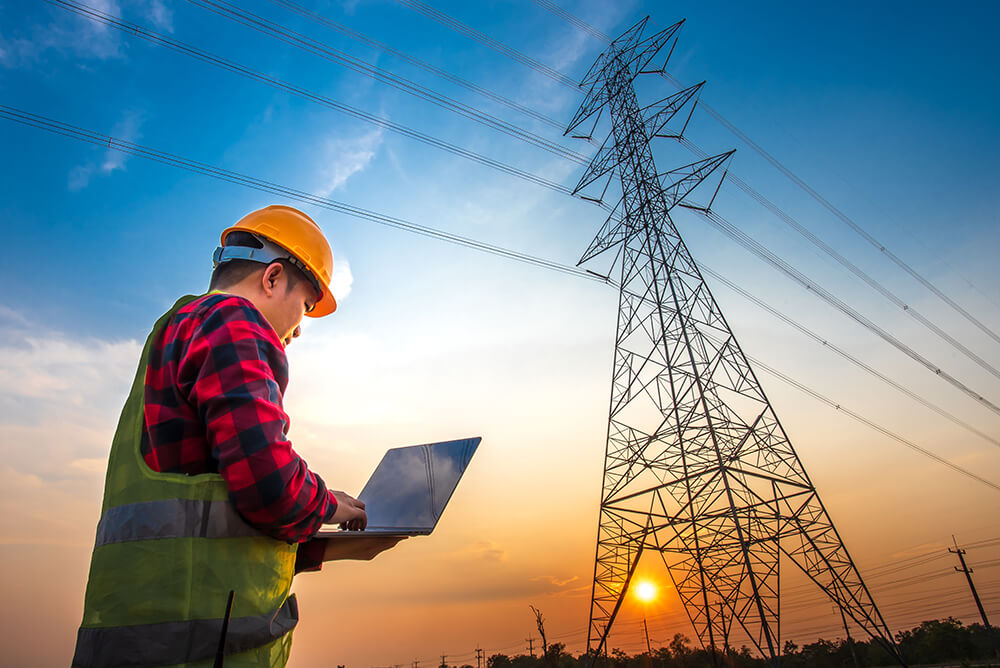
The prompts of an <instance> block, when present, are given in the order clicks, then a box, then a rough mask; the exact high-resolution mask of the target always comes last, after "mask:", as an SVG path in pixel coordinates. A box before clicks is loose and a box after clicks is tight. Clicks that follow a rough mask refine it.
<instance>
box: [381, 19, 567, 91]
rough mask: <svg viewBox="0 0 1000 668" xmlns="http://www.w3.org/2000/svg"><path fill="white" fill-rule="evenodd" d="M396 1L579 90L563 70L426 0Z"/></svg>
mask: <svg viewBox="0 0 1000 668" xmlns="http://www.w3.org/2000/svg"><path fill="white" fill-rule="evenodd" d="M396 2H398V3H399V4H401V5H403V6H405V7H409V8H410V9H412V10H414V11H417V12H420V13H421V14H423V15H424V16H427V17H429V18H432V19H434V20H435V21H437V22H438V23H440V24H442V25H445V26H447V27H449V28H451V29H452V30H454V31H455V32H458V33H461V34H463V35H465V36H466V37H470V38H471V39H473V40H475V41H477V42H479V43H480V44H482V45H484V46H488V47H489V48H491V49H493V50H494V51H496V52H497V53H502V54H503V55H505V56H507V57H508V58H510V59H511V60H514V61H516V62H519V63H521V64H522V65H524V66H526V67H528V68H530V69H532V70H535V71H536V72H538V73H540V74H543V75H545V76H547V77H549V78H550V79H552V80H553V81H557V82H559V83H561V84H562V85H564V86H566V87H567V88H572V89H573V90H579V84H578V83H577V81H576V80H575V79H571V78H570V77H568V76H566V75H565V74H563V73H562V72H559V71H558V70H554V69H552V68H551V67H549V66H548V65H545V64H543V63H541V62H539V61H537V60H535V59H534V58H532V57H530V56H527V55H525V54H523V53H521V52H520V51H518V50H517V49H514V48H512V47H509V46H507V45H506V44H503V43H502V42H498V41H497V40H495V39H493V38H492V37H490V36H489V35H487V34H485V33H483V32H480V31H478V30H476V29H475V28H473V27H471V26H468V25H466V24H464V23H462V22H461V21H459V20H458V19H455V18H452V17H451V16H448V15H447V14H445V13H444V12H442V11H440V10H437V9H434V8H433V7H431V6H430V5H428V4H427V3H426V2H421V1H420V0H396Z"/></svg>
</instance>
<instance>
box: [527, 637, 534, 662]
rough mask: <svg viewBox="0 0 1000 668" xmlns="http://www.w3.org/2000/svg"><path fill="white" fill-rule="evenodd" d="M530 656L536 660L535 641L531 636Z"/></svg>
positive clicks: (529, 644)
mask: <svg viewBox="0 0 1000 668" xmlns="http://www.w3.org/2000/svg"><path fill="white" fill-rule="evenodd" d="M528 654H530V655H531V658H532V659H534V658H535V639H534V638H532V637H531V635H528Z"/></svg>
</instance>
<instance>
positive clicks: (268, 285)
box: [260, 262, 285, 297]
mask: <svg viewBox="0 0 1000 668" xmlns="http://www.w3.org/2000/svg"><path fill="white" fill-rule="evenodd" d="M284 270H285V268H284V267H282V266H281V263H280V262H272V263H271V264H269V265H267V268H266V269H265V270H264V273H263V274H262V275H261V278H260V281H261V288H262V289H263V290H264V294H265V295H267V296H268V297H272V296H273V294H272V293H273V292H274V290H275V288H276V287H277V286H278V283H279V282H280V279H281V274H282V272H283V271H284Z"/></svg>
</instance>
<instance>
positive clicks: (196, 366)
mask: <svg viewBox="0 0 1000 668" xmlns="http://www.w3.org/2000/svg"><path fill="white" fill-rule="evenodd" d="M287 384H288V359H287V358H286V357H285V351H284V346H283V345H282V344H281V341H280V340H279V339H278V336H277V334H275V332H274V329H273V328H272V327H271V325H270V324H269V323H268V322H267V320H265V319H264V316H263V315H262V314H261V313H260V311H258V310H257V309H256V307H254V305H253V304H252V303H251V302H250V301H248V300H246V299H244V298H242V297H237V296H235V295H227V294H209V295H205V296H203V297H199V298H198V299H196V300H195V301H193V302H191V303H190V304H187V305H186V306H184V307H183V308H181V309H180V310H179V311H178V312H177V314H176V315H174V317H173V318H171V319H170V321H169V322H168V323H167V325H166V326H165V327H164V329H163V331H162V333H161V334H160V335H159V337H158V339H157V341H155V342H154V345H153V348H152V351H151V353H150V358H149V367H148V369H147V371H146V392H145V398H146V408H145V416H146V421H145V429H144V430H143V434H142V443H141V451H142V455H143V458H144V459H145V461H146V464H148V465H149V467H150V468H151V469H153V470H154V471H161V472H167V473H184V474H187V475H197V474H199V473H219V474H221V475H222V477H223V479H224V480H225V482H226V485H227V487H228V488H229V499H230V500H231V501H232V503H233V505H234V506H235V507H236V510H237V511H238V512H239V514H240V515H241V516H242V517H243V518H244V519H245V520H246V521H247V522H248V523H249V524H251V525H253V526H254V527H256V528H257V529H259V530H260V531H262V532H263V533H266V534H267V535H269V536H272V537H273V538H277V539H279V540H284V541H288V542H289V543H294V542H299V543H303V542H304V545H301V546H299V552H298V557H297V559H296V572H299V571H302V570H315V569H318V568H319V566H320V565H321V564H322V557H323V548H324V547H325V543H326V541H324V540H312V541H310V540H309V538H310V536H312V535H313V534H314V533H316V531H317V530H318V529H319V528H320V525H321V524H323V523H324V522H328V521H329V520H330V518H331V517H333V513H334V511H335V510H336V508H337V501H336V499H335V498H334V497H333V495H332V494H331V493H330V492H329V491H328V490H327V488H326V484H324V482H323V480H322V478H320V477H319V476H318V475H316V474H314V473H313V472H312V471H310V470H309V467H308V466H307V465H306V462H305V461H304V460H303V459H302V458H301V457H299V456H298V455H297V454H296V453H295V451H294V450H293V449H292V444H291V442H289V440H288V437H287V436H286V434H287V432H288V424H289V421H288V416H287V415H286V414H285V412H284V410H283V409H282V395H283V394H284V391H285V387H286V385H287Z"/></svg>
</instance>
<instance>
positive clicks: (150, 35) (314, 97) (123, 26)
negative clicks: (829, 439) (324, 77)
mask: <svg viewBox="0 0 1000 668" xmlns="http://www.w3.org/2000/svg"><path fill="white" fill-rule="evenodd" d="M46 1H47V2H50V3H52V4H56V5H58V6H62V7H64V8H66V9H68V10H69V11H73V12H75V13H78V14H81V15H83V16H85V17H87V18H90V19H91V20H95V21H98V22H101V23H104V24H105V25H109V26H112V27H115V28H117V29H119V30H122V31H124V32H127V33H129V34H134V35H136V36H138V37H141V38H143V39H147V40H149V41H151V42H153V43H156V44H160V45H163V46H167V47H168V48H171V49H173V50H175V51H178V52H180V53H184V54H186V55H189V56H192V57H194V58H196V59H198V60H202V61H203V62H206V63H209V64H212V65H215V66H218V67H221V68H222V69H226V70H229V71H232V72H235V73H237V74H240V75H242V76H245V77H247V78H250V79H254V80H257V81H260V82H262V83H265V84H266V85H269V86H271V87H274V88H278V89H280V90H284V91H287V92H290V93H292V94H294V95H297V96H300V97H303V98H304V99H307V100H311V101H314V102H317V103H319V104H323V105H325V106H328V107H330V108H333V109H335V110H338V111H341V112H343V113H346V114H348V115H351V116H354V117H355V118H359V119H362V120H366V121H368V122H371V123H373V124H375V125H378V126H380V127H383V128H386V129H389V130H391V131H394V132H398V133H400V134H403V135H404V136H409V137H411V138H414V139H417V140H418V141H421V142H424V143H427V144H429V145H432V146H436V147H438V148H441V149H443V150H446V151H448V152H451V153H454V154H456V155H460V156H462V157H466V158H468V159H470V160H474V161H476V162H479V163H480V164H485V165H487V166H490V167H493V168H495V169H497V170H499V171H502V172H505V173H508V174H510V175H512V176H517V177H519V178H522V179H525V180H527V181H529V182H533V183H536V184H538V185H541V186H543V187H546V188H549V189H551V190H554V191H556V192H561V193H563V194H570V192H571V191H570V190H569V189H568V188H567V187H565V186H562V185H561V184H558V183H555V182H553V181H550V180H548V179H544V178H543V177H539V176H537V175H534V174H531V173H530V172H526V171H524V170H520V169H518V168H516V167H513V166H511V165H507V164H505V163H502V162H499V161H497V160H493V159H492V158H488V157H486V156H483V155H481V154H478V153H475V152H472V151H468V150H467V149H463V148H461V147H459V146H456V145H454V144H450V143H448V142H444V141H442V140H439V139H436V138H434V137H432V136H430V135H426V134H424V133H420V132H418V131H415V130H412V129H411V128H407V127H405V126H402V125H399V124H397V123H393V122H391V121H388V120H386V119H382V118H380V117H377V116H374V115H372V114H368V113H367V112H363V111H361V110H359V109H356V108H354V107H351V106H349V105H345V104H343V103H340V102H337V101H336V100H333V99H331V98H328V97H326V96H322V95H319V94H317V93H313V92H310V91H308V90H306V89H302V88H298V87H296V86H292V85H290V84H287V83H285V82H283V81H280V80H278V79H275V78H273V77H269V76H267V75H264V74H261V73H259V72H255V71H253V70H251V69H249V68H246V67H244V66H242V65H239V64H238V63H234V62H232V61H228V60H226V59H223V58H221V57H218V56H215V55H213V54H210V53H208V52H205V51H202V50H200V49H197V48H195V47H192V46H190V45H186V44H183V43H181V42H177V41H175V40H172V39H170V38H168V37H166V36H165V35H162V34H159V33H156V32H154V31H150V30H146V29H145V28H142V27H141V26H138V25H136V24H132V23H128V22H125V21H122V20H121V19H119V18H117V17H113V16H110V15H108V14H105V13H104V12H101V11H100V10H96V9H94V8H91V7H88V6H86V5H82V4H81V3H77V2H74V1H73V0H46ZM601 205H602V206H603V207H604V208H608V207H607V206H606V205H604V204H601ZM754 243H756V242H754ZM772 256H773V254H772ZM775 257H776V256H775ZM782 262H784V261H782ZM785 264H786V265H787V263H785ZM787 266H790V265H787ZM873 331H874V330H873ZM894 340H895V339H894ZM900 345H902V344H900ZM935 372H936V373H938V374H939V375H942V377H944V378H945V379H946V380H947V379H950V380H949V382H952V384H955V383H958V381H957V380H956V379H954V377H953V376H951V375H950V374H946V373H944V372H943V371H939V370H936V371H935ZM959 385H961V384H960V383H959ZM961 387H965V386H964V385H961ZM967 394H970V396H973V398H976V399H977V400H979V401H985V400H983V399H982V397H981V396H979V395H978V394H976V393H974V392H972V391H971V390H967ZM986 403H987V404H988V405H990V406H992V405H993V404H990V403H989V402H986ZM998 412H1000V411H998Z"/></svg>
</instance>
